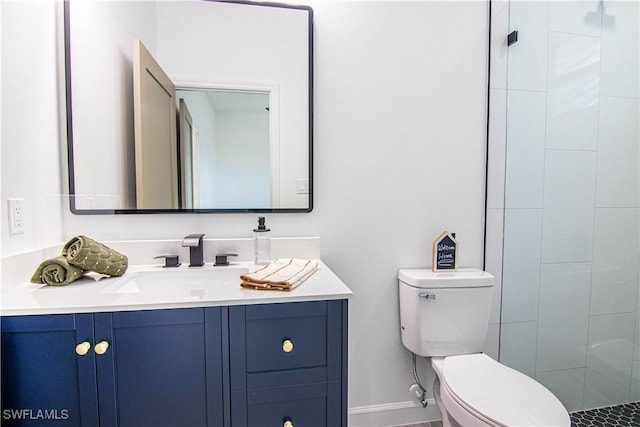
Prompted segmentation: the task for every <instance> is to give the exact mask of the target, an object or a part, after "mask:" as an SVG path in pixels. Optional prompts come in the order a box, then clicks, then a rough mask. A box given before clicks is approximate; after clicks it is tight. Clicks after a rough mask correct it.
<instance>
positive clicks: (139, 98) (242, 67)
mask: <svg viewBox="0 0 640 427" xmlns="http://www.w3.org/2000/svg"><path fill="white" fill-rule="evenodd" d="M64 19H65V26H64V28H65V38H64V40H65V65H66V66H65V79H66V104H67V139H68V158H69V193H70V200H71V202H70V203H71V211H72V212H73V213H75V214H121V213H122V214H135V213H180V212H189V213H193V212H195V213H234V212H265V213H269V212H274V213H275V212H310V211H311V210H312V208H313V11H312V9H311V8H310V7H308V6H293V5H285V4H279V3H263V2H247V1H212V0H158V1H152V0H141V1H111V0H94V1H84V0H66V1H65V3H64Z"/></svg>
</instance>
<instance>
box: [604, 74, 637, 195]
mask: <svg viewBox="0 0 640 427" xmlns="http://www.w3.org/2000/svg"><path fill="white" fill-rule="evenodd" d="M639 72H640V71H639ZM638 117H640V116H639V114H638V100H637V99H629V98H614V97H609V96H606V97H602V98H601V100H600V124H599V131H598V182H597V187H596V206H598V207H638V206H639V204H638V191H639V187H638V181H639V177H640V174H639V173H638V169H639V168H640V165H639V163H638V159H639V158H640V156H639V147H638V145H639V144H638V141H639V136H640V132H639V131H638Z"/></svg>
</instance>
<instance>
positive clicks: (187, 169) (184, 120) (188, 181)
mask: <svg viewBox="0 0 640 427" xmlns="http://www.w3.org/2000/svg"><path fill="white" fill-rule="evenodd" d="M179 123H180V125H179V128H180V140H179V144H180V183H181V186H182V207H183V208H185V209H193V208H194V203H193V150H192V147H193V119H192V118H191V113H190V112H189V108H188V107H187V104H186V103H185V101H184V99H182V98H180V120H179Z"/></svg>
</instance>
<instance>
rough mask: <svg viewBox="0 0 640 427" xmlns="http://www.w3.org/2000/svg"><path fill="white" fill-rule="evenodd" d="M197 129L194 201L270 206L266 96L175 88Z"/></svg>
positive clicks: (257, 206) (228, 204) (226, 205)
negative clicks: (197, 192) (202, 166)
mask: <svg viewBox="0 0 640 427" xmlns="http://www.w3.org/2000/svg"><path fill="white" fill-rule="evenodd" d="M176 93H177V97H178V98H180V99H183V100H184V102H185V104H186V105H188V106H189V110H190V111H191V112H192V118H193V124H194V126H195V127H196V128H197V129H198V131H199V137H198V138H199V147H200V150H201V151H200V156H201V159H200V160H201V161H203V162H205V163H206V164H207V166H208V167H207V168H206V169H207V171H206V173H205V174H203V175H201V177H200V179H199V182H198V184H199V186H200V188H204V189H206V191H204V192H202V194H201V199H200V200H199V203H200V205H199V206H215V207H218V208H247V209H249V208H270V207H271V197H270V192H271V190H270V182H271V177H270V161H269V155H270V151H269V149H270V148H269V113H268V112H267V110H266V108H265V107H266V106H268V105H269V95H268V94H266V93H251V92H242V91H226V90H224V91H216V90H210V91H203V90H178V91H177V92H176Z"/></svg>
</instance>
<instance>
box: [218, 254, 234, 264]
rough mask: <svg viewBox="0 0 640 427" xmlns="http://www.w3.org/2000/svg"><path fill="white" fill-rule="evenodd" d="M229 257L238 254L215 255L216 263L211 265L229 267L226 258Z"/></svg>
mask: <svg viewBox="0 0 640 427" xmlns="http://www.w3.org/2000/svg"><path fill="white" fill-rule="evenodd" d="M230 256H238V254H217V255H216V263H215V264H213V265H214V266H220V265H229V260H228V259H227V257H230Z"/></svg>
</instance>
